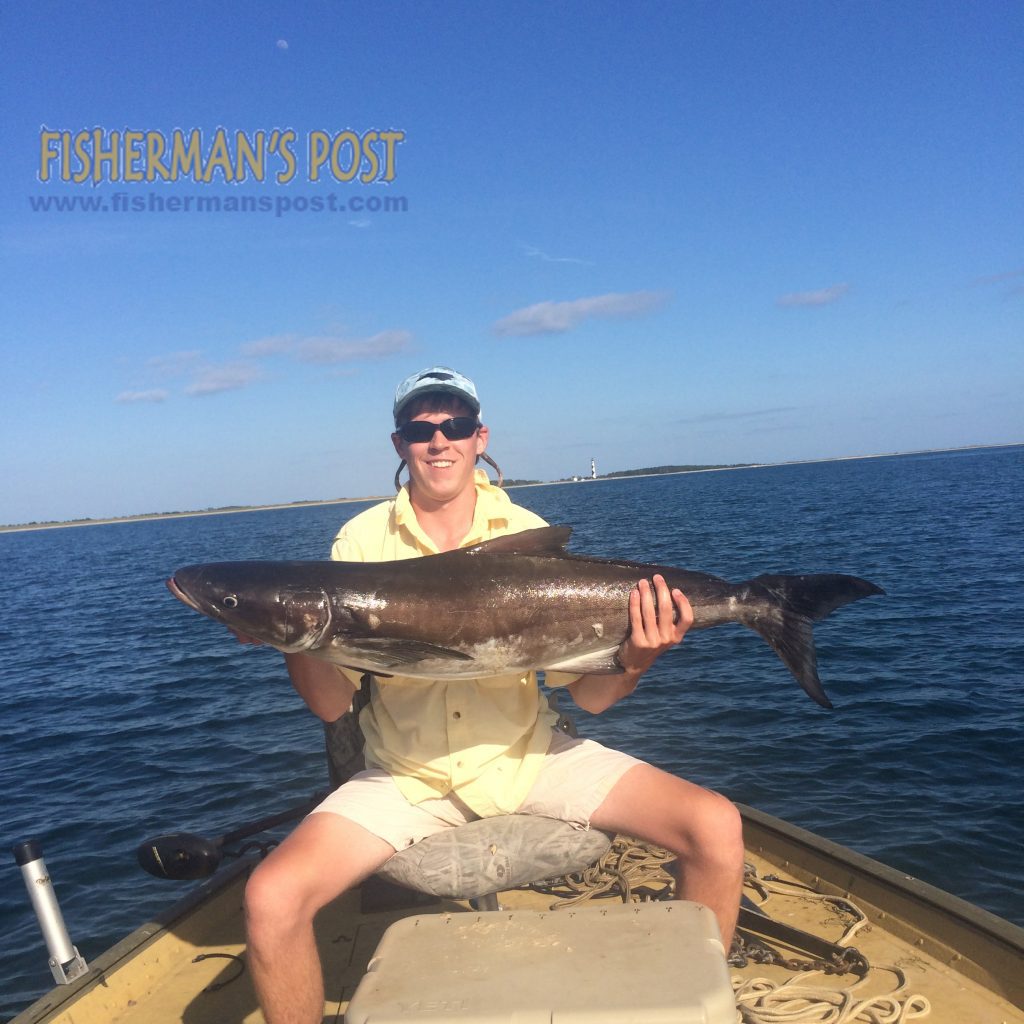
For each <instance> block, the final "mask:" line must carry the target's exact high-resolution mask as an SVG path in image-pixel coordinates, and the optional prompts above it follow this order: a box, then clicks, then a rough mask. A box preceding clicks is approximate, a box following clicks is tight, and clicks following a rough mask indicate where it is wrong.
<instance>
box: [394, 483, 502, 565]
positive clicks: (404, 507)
mask: <svg viewBox="0 0 1024 1024" xmlns="http://www.w3.org/2000/svg"><path fill="white" fill-rule="evenodd" d="M473 484H474V486H475V487H476V505H475V506H474V508H473V522H472V523H471V524H470V527H469V533H467V534H466V536H465V537H463V538H462V542H461V543H460V545H459V547H463V548H464V547H469V546H470V545H471V544H479V543H480V542H481V541H484V540H487V539H488V538H489V537H490V535H491V531H492V530H493V529H494V528H495V527H497V528H499V529H500V528H501V527H502V526H504V525H506V524H507V522H508V507H509V506H510V505H511V504H512V501H511V499H510V498H509V496H508V495H507V494H506V493H505V492H504V491H503V490H502V489H501V488H500V487H495V486H494V484H492V483H491V482H490V480H489V479H488V478H487V473H486V472H485V471H484V470H482V469H477V470H474V471H473ZM395 523H396V524H397V525H398V527H399V528H403V527H404V528H405V529H406V530H408V531H409V533H410V534H412V536H413V537H414V538H415V540H416V543H417V544H418V545H419V546H420V547H421V548H422V549H423V550H424V552H425V553H426V554H431V555H436V554H437V553H438V550H437V545H436V544H435V543H434V542H433V541H432V540H431V539H430V538H429V537H428V536H427V535H426V533H425V532H424V531H423V528H422V527H421V526H420V524H419V520H418V519H417V518H416V511H415V509H414V508H413V507H412V502H411V501H410V500H409V485H408V484H403V485H402V488H401V490H400V491H399V492H398V494H397V495H396V497H395Z"/></svg>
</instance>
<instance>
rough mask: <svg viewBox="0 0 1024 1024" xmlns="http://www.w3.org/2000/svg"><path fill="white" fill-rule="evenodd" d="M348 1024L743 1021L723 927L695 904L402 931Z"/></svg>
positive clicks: (383, 947) (427, 923) (434, 919)
mask: <svg viewBox="0 0 1024 1024" xmlns="http://www.w3.org/2000/svg"><path fill="white" fill-rule="evenodd" d="M345 1020H346V1022H347V1024H399V1022H401V1024H417V1022H419V1021H430V1022H436V1024H447V1022H474V1024H475V1022H480V1024H504V1022H508V1024H542V1022H543V1024H569V1022H572V1024H583V1022H587V1021H594V1022H602V1024H603V1022H608V1024H734V1022H735V1020H736V1008H735V1002H734V1000H733V992H732V985H731V984H730V982H729V972H728V969H727V967H726V963H725V954H724V952H723V949H722V942H721V939H720V938H719V932H718V925H717V923H716V921H715V917H714V915H713V914H712V913H711V911H710V910H708V909H707V907H704V906H701V905H700V904H697V903H689V902H685V901H675V900H673V901H671V902H665V903H639V904H637V903H634V904H622V903H617V904H607V903H599V904H596V905H595V904H590V905H589V906H587V907H584V908H581V909H577V910H558V911H530V910H515V911H502V910H496V911H488V912H486V913H460V914H425V915H421V916H418V917H410V918H405V919H404V920H402V921H398V922H397V923H395V924H393V925H392V926H391V927H390V928H388V930H387V931H386V932H385V933H384V935H383V937H382V938H381V941H380V945H379V946H378V947H377V951H376V952H375V954H374V955H373V957H372V958H371V960H370V963H369V966H368V969H367V973H366V974H365V975H364V977H363V979H362V981H360V983H359V986H358V988H357V989H356V992H355V994H354V995H353V997H352V1001H351V1002H350V1004H349V1008H348V1012H347V1013H346V1014H345Z"/></svg>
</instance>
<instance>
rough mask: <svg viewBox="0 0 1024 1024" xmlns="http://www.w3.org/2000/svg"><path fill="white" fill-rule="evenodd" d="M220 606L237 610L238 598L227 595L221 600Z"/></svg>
mask: <svg viewBox="0 0 1024 1024" xmlns="http://www.w3.org/2000/svg"><path fill="white" fill-rule="evenodd" d="M221 604H222V605H224V607H225V608H237V607H238V598H237V597H235V595H234V594H228V595H227V596H226V597H224V598H223V599H222V600H221Z"/></svg>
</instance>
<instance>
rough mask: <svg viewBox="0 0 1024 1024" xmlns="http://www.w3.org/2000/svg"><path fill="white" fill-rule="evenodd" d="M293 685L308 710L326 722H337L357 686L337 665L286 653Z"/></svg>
mask: <svg viewBox="0 0 1024 1024" xmlns="http://www.w3.org/2000/svg"><path fill="white" fill-rule="evenodd" d="M284 663H285V666H286V667H287V669H288V675H289V677H290V678H291V681H292V686H294V687H295V690H296V692H297V693H298V695H299V696H300V697H301V698H302V699H303V700H304V701H305V702H306V705H307V706H308V707H309V710H310V711H312V712H313V714H314V715H316V716H317V718H322V719H323V720H324V721H325V722H336V721H337V720H338V719H339V718H341V716H342V715H343V714H345V712H346V711H348V709H349V708H350V707H352V698H353V696H355V692H356V684H355V683H353V682H352V680H351V679H349V677H348V676H347V675H345V673H344V672H342V671H341V669H339V668H338V667H337V666H336V665H332V664H331V663H330V662H328V661H321V660H320V659H319V658H311V657H310V656H309V655H308V654H286V655H285V656H284Z"/></svg>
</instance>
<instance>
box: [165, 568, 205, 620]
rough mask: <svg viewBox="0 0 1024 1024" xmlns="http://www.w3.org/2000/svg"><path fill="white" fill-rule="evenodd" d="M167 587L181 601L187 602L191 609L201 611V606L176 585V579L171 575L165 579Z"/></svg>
mask: <svg viewBox="0 0 1024 1024" xmlns="http://www.w3.org/2000/svg"><path fill="white" fill-rule="evenodd" d="M167 589H168V590H169V591H170V592H171V593H172V594H173V595H174V596H175V597H176V598H177V599H178V600H179V601H180V602H181V603H182V604H187V605H188V606H189V608H191V609H192V610H193V611H197V612H201V611H202V608H200V607H199V605H198V604H196V602H195V601H194V600H193V599H192V598H191V597H189V595H188V594H186V593H185V591H184V590H182V589H181V587H179V586H178V581H177V580H176V579H175V578H174V577H173V576H172V577H171V578H170V579H169V580H168V581H167Z"/></svg>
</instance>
